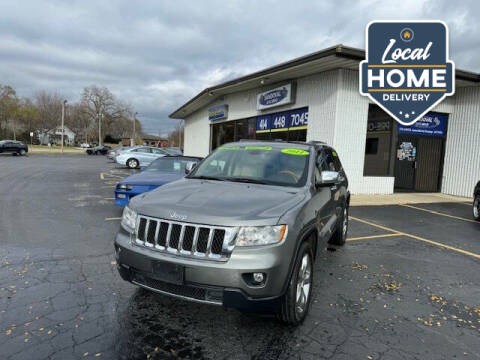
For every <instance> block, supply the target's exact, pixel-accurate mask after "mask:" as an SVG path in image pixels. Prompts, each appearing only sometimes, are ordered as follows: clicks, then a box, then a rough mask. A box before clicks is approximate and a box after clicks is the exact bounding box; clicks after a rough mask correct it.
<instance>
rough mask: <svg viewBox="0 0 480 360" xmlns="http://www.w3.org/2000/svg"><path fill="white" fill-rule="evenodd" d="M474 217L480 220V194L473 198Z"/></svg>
mask: <svg viewBox="0 0 480 360" xmlns="http://www.w3.org/2000/svg"><path fill="white" fill-rule="evenodd" d="M473 218H474V219H475V220H477V221H480V194H477V195H475V198H474V199H473Z"/></svg>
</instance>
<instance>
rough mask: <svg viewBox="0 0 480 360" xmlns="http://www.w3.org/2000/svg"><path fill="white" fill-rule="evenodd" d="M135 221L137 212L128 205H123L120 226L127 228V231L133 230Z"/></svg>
mask: <svg viewBox="0 0 480 360" xmlns="http://www.w3.org/2000/svg"><path fill="white" fill-rule="evenodd" d="M136 222H137V213H136V212H135V211H133V210H132V209H130V208H129V207H128V206H125V208H124V209H123V214H122V222H121V224H122V227H123V228H124V229H125V230H127V231H128V232H129V233H133V232H134V231H135V225H136Z"/></svg>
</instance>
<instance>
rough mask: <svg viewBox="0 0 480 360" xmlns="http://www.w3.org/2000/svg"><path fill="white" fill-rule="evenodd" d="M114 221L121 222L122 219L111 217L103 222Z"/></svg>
mask: <svg viewBox="0 0 480 360" xmlns="http://www.w3.org/2000/svg"><path fill="white" fill-rule="evenodd" d="M114 220H122V217H121V216H120V217H111V218H105V221H114Z"/></svg>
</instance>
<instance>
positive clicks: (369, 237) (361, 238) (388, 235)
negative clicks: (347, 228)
mask: <svg viewBox="0 0 480 360" xmlns="http://www.w3.org/2000/svg"><path fill="white" fill-rule="evenodd" d="M392 236H402V234H399V233H394V234H381V235H370V236H360V237H354V238H347V241H357V240H370V239H380V238H386V237H392Z"/></svg>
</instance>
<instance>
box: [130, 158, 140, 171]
mask: <svg viewBox="0 0 480 360" xmlns="http://www.w3.org/2000/svg"><path fill="white" fill-rule="evenodd" d="M138 165H139V164H138V160H137V159H133V158H132V159H128V160H127V166H128V167H129V168H130V169H136V168H138Z"/></svg>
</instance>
